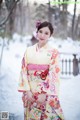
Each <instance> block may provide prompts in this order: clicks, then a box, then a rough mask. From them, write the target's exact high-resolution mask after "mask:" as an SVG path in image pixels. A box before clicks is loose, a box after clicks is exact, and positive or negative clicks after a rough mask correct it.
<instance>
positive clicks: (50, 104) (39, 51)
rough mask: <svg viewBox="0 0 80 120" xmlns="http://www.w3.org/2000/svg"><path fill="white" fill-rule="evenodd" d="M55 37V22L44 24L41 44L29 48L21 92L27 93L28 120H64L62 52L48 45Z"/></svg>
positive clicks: (25, 114) (21, 82)
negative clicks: (61, 105) (59, 55)
mask: <svg viewBox="0 0 80 120" xmlns="http://www.w3.org/2000/svg"><path fill="white" fill-rule="evenodd" d="M52 34H53V27H52V25H51V23H49V22H46V21H45V22H43V23H40V24H39V25H38V27H37V39H38V43H36V44H35V45H33V46H30V47H28V48H27V50H26V52H25V54H24V57H23V60H22V70H21V74H20V79H19V81H20V82H19V88H18V91H19V92H23V96H22V100H23V103H24V120H64V117H63V112H62V109H61V107H60V102H59V97H58V89H59V78H58V74H59V71H60V69H59V66H58V63H57V60H58V51H57V50H56V49H54V48H52V47H51V46H49V45H48V39H49V38H50V37H51V35H52Z"/></svg>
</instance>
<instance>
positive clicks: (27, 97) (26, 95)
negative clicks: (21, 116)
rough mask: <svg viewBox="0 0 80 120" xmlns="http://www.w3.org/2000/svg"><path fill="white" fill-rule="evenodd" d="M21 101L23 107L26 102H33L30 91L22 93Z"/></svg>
mask: <svg viewBox="0 0 80 120" xmlns="http://www.w3.org/2000/svg"><path fill="white" fill-rule="evenodd" d="M22 101H23V104H24V106H25V107H26V106H27V102H28V101H31V102H32V101H34V98H33V94H32V93H31V91H26V92H23V95H22Z"/></svg>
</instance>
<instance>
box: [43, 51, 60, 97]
mask: <svg viewBox="0 0 80 120" xmlns="http://www.w3.org/2000/svg"><path fill="white" fill-rule="evenodd" d="M50 55H51V57H50V64H49V73H48V75H47V78H46V80H45V81H44V82H43V83H42V88H43V91H45V92H46V93H47V94H48V95H59V72H60V67H59V52H58V51H57V50H56V49H54V50H52V51H50Z"/></svg>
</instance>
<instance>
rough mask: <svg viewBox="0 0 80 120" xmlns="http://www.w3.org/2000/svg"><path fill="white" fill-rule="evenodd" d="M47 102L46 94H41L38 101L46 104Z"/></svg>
mask: <svg viewBox="0 0 80 120" xmlns="http://www.w3.org/2000/svg"><path fill="white" fill-rule="evenodd" d="M45 100H46V94H44V93H41V94H39V95H38V99H37V101H38V102H39V103H43V102H45Z"/></svg>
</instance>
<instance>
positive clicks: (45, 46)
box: [36, 43, 48, 51]
mask: <svg viewBox="0 0 80 120" xmlns="http://www.w3.org/2000/svg"><path fill="white" fill-rule="evenodd" d="M47 47H48V43H46V44H45V45H43V46H42V47H41V48H39V44H38V43H37V44H36V51H41V50H44V49H46V48H47Z"/></svg>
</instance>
